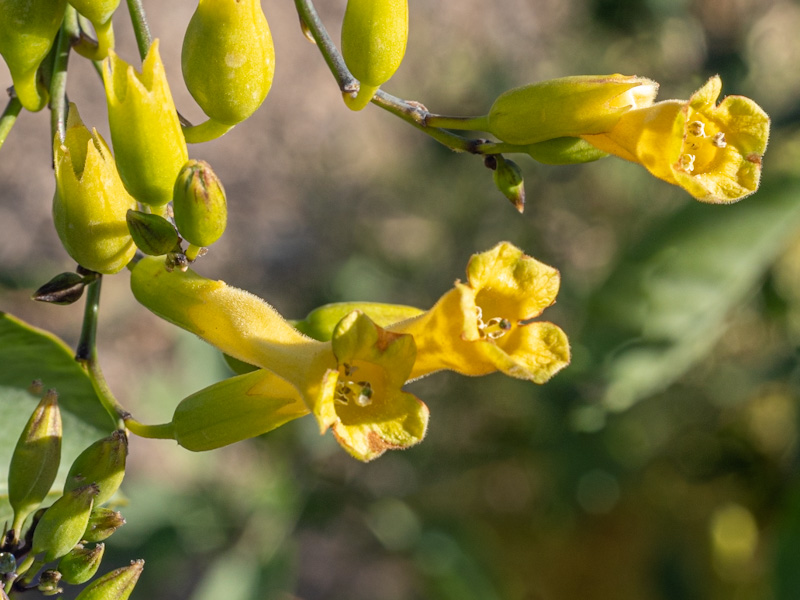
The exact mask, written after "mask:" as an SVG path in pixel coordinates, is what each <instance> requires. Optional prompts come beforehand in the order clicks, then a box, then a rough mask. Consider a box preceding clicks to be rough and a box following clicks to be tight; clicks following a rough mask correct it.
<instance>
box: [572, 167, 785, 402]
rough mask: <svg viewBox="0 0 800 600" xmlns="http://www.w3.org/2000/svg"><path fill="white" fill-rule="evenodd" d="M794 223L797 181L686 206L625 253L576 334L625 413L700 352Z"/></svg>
mask: <svg viewBox="0 0 800 600" xmlns="http://www.w3.org/2000/svg"><path fill="white" fill-rule="evenodd" d="M798 228H800V181H798V180H797V179H789V180H786V179H784V180H779V181H772V182H771V183H770V184H766V185H764V186H763V188H762V190H761V191H760V192H759V193H758V194H757V195H756V196H753V197H752V198H749V199H747V200H745V201H743V202H741V203H739V204H734V205H729V206H710V205H704V204H699V203H692V204H689V205H687V206H686V207H685V208H684V209H682V210H680V211H678V213H677V214H675V215H674V216H673V217H672V218H670V219H669V220H668V221H666V222H664V223H663V224H662V225H661V226H660V227H659V228H658V229H656V230H654V231H652V232H650V234H649V235H648V236H647V238H646V239H645V240H644V241H643V242H642V243H641V244H639V245H637V246H635V247H634V248H632V249H631V250H630V252H628V253H627V255H626V257H625V258H624V259H623V260H622V261H621V262H620V264H619V265H618V266H617V268H616V270H615V271H614V273H613V274H612V275H611V277H610V278H609V279H608V280H607V282H606V283H605V284H604V285H603V287H602V288H601V289H600V290H599V291H598V293H597V294H596V295H595V297H594V298H593V299H592V302H591V304H590V316H589V321H588V322H587V325H586V329H585V330H584V331H583V332H582V335H581V337H582V338H583V339H584V340H586V343H587V345H589V349H590V350H591V351H592V354H593V355H594V356H595V357H596V361H595V364H596V365H598V366H599V369H600V371H601V378H602V379H603V380H604V381H605V383H606V386H607V387H606V389H605V393H604V397H603V402H604V404H605V405H606V407H608V408H610V409H612V410H624V409H626V408H628V407H629V406H631V405H632V404H634V403H635V402H637V401H639V400H641V399H642V398H645V397H647V396H649V395H652V394H654V393H657V392H659V391H661V390H663V389H665V388H666V387H667V386H668V385H670V384H671V383H673V382H674V381H675V380H676V379H677V378H678V377H680V376H681V375H682V374H683V373H685V372H686V371H687V370H688V369H689V368H690V367H691V366H692V365H693V364H695V362H696V361H697V360H699V359H700V358H702V357H703V356H705V355H706V354H707V353H708V352H709V351H710V350H711V349H712V348H713V346H714V344H715V342H716V341H717V340H718V339H719V337H720V335H721V334H722V333H723V331H724V329H725V321H726V319H727V317H728V316H729V314H730V313H731V310H732V309H733V308H735V307H736V306H738V305H740V304H742V303H743V302H744V301H745V300H746V298H747V297H748V295H749V294H751V293H752V292H753V290H754V289H755V288H756V286H757V285H758V284H759V282H760V281H761V280H762V279H763V277H764V275H765V273H766V271H767V270H768V268H769V267H770V265H771V264H772V262H773V261H774V260H775V258H776V257H777V256H778V254H779V253H780V252H781V250H782V249H783V248H784V247H785V246H786V244H787V243H788V241H789V239H790V238H791V237H792V236H794V235H796V234H797V231H798Z"/></svg>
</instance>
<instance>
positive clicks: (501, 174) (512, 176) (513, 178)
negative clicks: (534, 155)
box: [492, 155, 525, 212]
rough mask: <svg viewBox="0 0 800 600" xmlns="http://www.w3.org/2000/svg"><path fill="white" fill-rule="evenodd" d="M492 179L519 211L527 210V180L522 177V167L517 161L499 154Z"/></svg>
mask: <svg viewBox="0 0 800 600" xmlns="http://www.w3.org/2000/svg"><path fill="white" fill-rule="evenodd" d="M492 179H494V184H495V185H496V186H497V189H498V190H500V191H501V192H503V195H504V196H505V197H506V198H508V199H509V200H510V201H511V204H513V205H514V208H516V209H517V210H518V211H519V212H522V211H523V210H525V182H524V181H523V178H522V169H520V168H519V165H518V164H517V163H515V162H514V161H513V160H508V159H506V158H503V157H502V156H500V155H497V156H496V157H495V169H494V171H493V172H492Z"/></svg>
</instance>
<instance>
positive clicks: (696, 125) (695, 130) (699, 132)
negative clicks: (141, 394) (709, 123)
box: [686, 121, 706, 137]
mask: <svg viewBox="0 0 800 600" xmlns="http://www.w3.org/2000/svg"><path fill="white" fill-rule="evenodd" d="M705 128H706V125H705V123H703V122H702V121H692V122H691V123H689V124H688V125H687V126H686V130H687V131H688V132H689V135H693V136H695V137H706V129H705Z"/></svg>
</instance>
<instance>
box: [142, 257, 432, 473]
mask: <svg viewBox="0 0 800 600" xmlns="http://www.w3.org/2000/svg"><path fill="white" fill-rule="evenodd" d="M131 288H132V289H133V293H134V296H136V299H137V300H138V301H139V302H140V303H142V304H143V305H144V306H146V307H147V308H148V309H150V310H151V311H152V312H154V313H155V314H157V315H158V316H160V317H162V318H164V319H166V320H168V321H170V322H172V323H174V324H176V325H178V326H180V327H182V328H184V329H186V330H188V331H191V332H192V333H195V334H196V335H198V336H200V337H201V338H203V339H204V340H206V341H207V342H209V343H211V344H213V345H214V346H216V347H217V348H219V349H220V350H222V351H223V352H225V353H226V354H229V355H230V356H233V357H234V358H237V359H239V360H242V361H245V362H247V363H250V364H253V365H257V366H258V367H260V368H261V369H264V370H265V371H267V372H268V373H267V374H263V373H259V372H258V371H257V372H255V373H250V374H247V375H242V376H240V377H238V378H234V379H233V380H230V383H229V384H227V386H224V385H223V384H217V385H216V386H212V387H211V388H207V389H206V390H204V392H207V393H208V394H211V395H213V398H211V399H209V396H205V397H203V396H202V394H203V393H204V392H198V394H195V395H194V396H193V397H190V398H192V403H194V404H195V405H196V406H197V410H198V411H200V412H203V411H207V410H208V408H209V406H211V407H219V408H220V409H221V413H220V414H219V420H225V419H226V418H228V419H229V420H230V423H231V424H230V426H229V427H227V428H226V427H223V428H221V429H218V430H217V431H216V432H212V433H209V434H208V436H206V438H205V439H201V438H202V435H203V434H204V432H203V431H198V428H197V423H198V420H197V419H200V421H202V420H203V419H205V417H198V418H197V419H195V420H192V419H191V418H190V417H189V416H187V414H186V413H184V414H182V415H180V416H178V413H177V412H176V419H175V420H174V422H173V423H174V424H177V425H180V423H179V421H181V422H183V423H189V425H188V426H187V429H186V431H187V432H189V433H187V434H186V435H187V436H189V435H190V434H191V436H192V439H193V440H199V441H196V442H189V441H187V444H192V443H194V444H195V445H196V448H195V449H210V448H211V447H216V446H219V445H224V444H225V443H231V442H233V441H237V440H239V439H244V438H245V437H249V436H250V435H257V434H258V433H260V432H263V431H264V430H268V429H270V428H274V427H277V426H278V425H280V424H282V423H283V422H286V421H288V420H291V418H295V417H297V416H301V415H302V414H303V412H304V410H305V408H303V407H299V406H298V405H297V403H296V402H294V399H295V398H297V397H299V398H302V400H303V401H304V403H305V406H306V407H307V410H309V411H310V412H311V413H312V414H314V416H315V417H316V419H317V421H318V423H319V426H320V431H321V432H325V431H326V430H327V429H329V428H331V429H333V432H334V435H335V436H336V438H337V440H338V441H339V443H340V444H341V445H342V446H343V447H344V448H345V450H347V451H348V452H349V453H350V454H351V455H353V456H354V457H356V458H358V459H359V460H363V461H368V460H372V459H374V458H377V457H378V456H380V455H381V454H383V452H385V451H386V450H388V449H393V448H406V447H408V446H411V445H413V444H416V443H418V442H419V441H421V440H422V438H423V437H424V435H425V430H426V428H427V423H428V409H427V407H426V406H425V405H424V404H423V403H422V402H421V401H420V400H419V399H417V398H416V397H415V396H413V395H412V394H408V393H405V392H403V391H402V389H401V388H402V386H403V385H404V384H405V382H406V380H407V379H408V378H409V376H410V373H411V369H412V366H413V364H414V358H415V354H416V350H415V345H414V339H413V338H412V337H411V336H410V335H403V334H398V333H391V332H388V331H386V330H384V329H382V328H380V327H378V326H377V325H375V323H373V322H372V321H371V320H370V319H369V317H367V316H366V315H364V314H363V313H362V312H359V311H353V312H351V313H349V314H348V315H347V316H345V317H344V318H343V319H342V320H341V321H340V322H339V323H338V325H337V326H336V327H335V329H334V332H333V337H332V339H331V341H329V342H319V341H316V340H312V339H310V338H308V337H306V336H305V335H303V334H301V333H300V332H298V331H297V330H296V329H294V328H293V327H292V326H291V325H290V324H289V323H288V322H287V321H286V320H284V318H283V317H281V316H280V314H278V312H277V311H276V310H275V309H274V308H272V307H271V306H270V305H268V304H267V303H266V302H264V301H263V300H261V299H260V298H258V297H256V296H254V295H252V294H250V293H249V292H246V291H244V290H240V289H237V288H234V287H230V286H228V285H226V284H225V283H224V282H221V281H212V280H210V279H205V278H204V277H201V276H199V275H197V274H196V273H194V272H192V271H187V272H185V273H183V272H180V271H177V270H176V271H173V272H168V271H166V269H165V268H164V260H163V258H162V259H158V258H145V259H143V260H141V261H140V262H139V263H138V264H137V265H136V267H135V268H134V269H133V273H132V275H131ZM273 374H274V375H275V376H277V377H279V378H280V379H282V380H285V382H288V384H290V385H291V386H293V387H294V389H295V390H296V394H297V396H296V397H295V396H293V395H292V394H287V393H286V385H284V383H278V382H273V383H270V381H269V377H271V376H273ZM223 383H224V382H223ZM221 386H222V387H221ZM269 386H273V387H274V390H273V392H274V394H273V393H272V392H270V391H269ZM224 397H227V403H228V404H230V405H232V406H235V408H232V409H231V412H232V413H233V414H226V409H225V406H224V404H225V403H223V402H217V401H215V400H214V398H224ZM270 398H272V399H273V400H274V401H273V400H270ZM187 401H189V399H187ZM254 403H260V405H261V407H263V410H265V411H268V410H272V409H274V410H276V411H280V414H276V415H275V418H274V420H272V421H270V420H269V418H267V417H263V423H265V425H264V426H266V427H267V429H263V426H256V425H252V424H245V425H244V426H242V427H243V429H242V430H239V427H240V425H237V423H241V422H244V419H243V418H242V417H241V415H242V414H243V413H245V412H246V411H247V410H249V409H248V408H247V407H246V406H245V405H248V406H250V407H254ZM243 406H245V408H242V407H243ZM184 408H187V407H186V406H185V407H184ZM254 410H255V408H254ZM198 414H199V413H198ZM281 419H282V422H279V421H281ZM200 424H201V425H202V422H201V423H200ZM271 424H274V427H273V426H271ZM230 427H233V428H234V429H233V430H232V429H230ZM259 427H262V430H261V431H258V429H259ZM177 429H180V427H177ZM200 429H202V427H201V428H200ZM206 433H207V431H206ZM178 435H180V432H178ZM186 439H187V440H188V437H187V438H186ZM220 440H221V443H218V442H220ZM179 441H180V439H179ZM215 444H216V445H215ZM187 447H191V446H188V445H187Z"/></svg>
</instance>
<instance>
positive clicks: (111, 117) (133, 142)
mask: <svg viewBox="0 0 800 600" xmlns="http://www.w3.org/2000/svg"><path fill="white" fill-rule="evenodd" d="M103 82H104V83H105V88H106V101H107V103H108V122H109V125H110V127H111V141H112V143H113V144H114V152H115V153H116V157H117V167H118V168H119V174H120V176H121V177H122V181H123V182H124V183H125V188H126V189H127V190H128V191H129V192H130V193H131V195H132V196H133V197H134V198H136V199H137V200H138V201H139V202H143V203H144V204H150V205H152V206H162V205H164V204H166V203H167V202H169V201H170V200H171V199H172V186H173V184H174V183H175V177H176V176H177V175H178V171H180V169H181V167H182V166H183V165H184V163H185V162H186V161H187V159H188V158H189V154H188V152H187V150H186V140H185V139H184V137H183V132H182V131H181V124H180V121H179V120H178V113H177V111H176V110H175V103H174V102H173V100H172V94H171V92H170V90H169V84H168V83H167V76H166V74H165V73H164V65H163V64H162V63H161V57H160V56H159V53H158V40H154V41H153V45H152V46H150V50H149V52H148V53H147V57H145V59H144V63H143V64H142V72H141V73H137V72H136V71H135V70H134V68H133V67H132V66H131V65H129V64H128V63H126V62H125V61H124V60H122V59H121V58H119V56H117V54H116V53H115V52H114V51H113V50H112V51H111V52H109V56H108V58H107V59H106V60H105V61H104V62H103ZM130 208H135V207H130Z"/></svg>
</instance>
